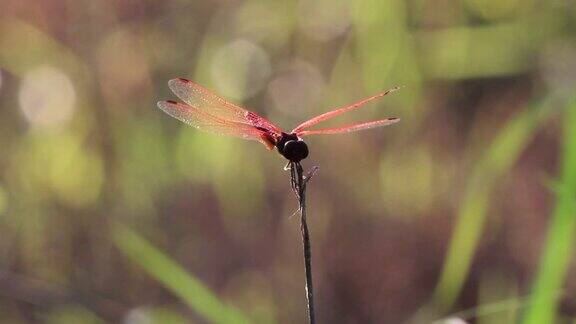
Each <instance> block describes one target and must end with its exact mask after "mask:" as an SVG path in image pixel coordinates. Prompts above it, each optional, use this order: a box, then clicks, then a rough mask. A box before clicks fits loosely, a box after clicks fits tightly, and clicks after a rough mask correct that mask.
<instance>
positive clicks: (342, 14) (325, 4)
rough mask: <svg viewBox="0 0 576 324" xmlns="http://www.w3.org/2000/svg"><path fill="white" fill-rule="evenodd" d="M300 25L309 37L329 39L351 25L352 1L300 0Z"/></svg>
mask: <svg viewBox="0 0 576 324" xmlns="http://www.w3.org/2000/svg"><path fill="white" fill-rule="evenodd" d="M297 12H298V14H297V15H296V16H297V17H298V27H299V29H300V31H301V32H302V33H304V34H306V35H307V36H308V37H310V38H313V39H316V40H319V41H329V40H331V39H334V38H336V37H338V36H340V35H342V34H344V32H346V30H347V29H348V28H349V27H350V20H351V18H350V2H348V1H344V0H300V1H299V2H298V7H297Z"/></svg>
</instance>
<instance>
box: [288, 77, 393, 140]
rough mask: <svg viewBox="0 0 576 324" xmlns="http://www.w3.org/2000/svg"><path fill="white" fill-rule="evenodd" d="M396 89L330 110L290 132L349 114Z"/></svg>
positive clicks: (296, 131)
mask: <svg viewBox="0 0 576 324" xmlns="http://www.w3.org/2000/svg"><path fill="white" fill-rule="evenodd" d="M398 89H400V87H394V88H392V89H388V90H386V91H384V92H381V93H379V94H377V95H374V96H372V97H368V98H366V99H362V100H360V101H358V102H355V103H353V104H351V105H348V106H346V107H342V108H338V109H335V110H332V111H329V112H326V113H323V114H321V115H318V116H316V117H314V118H311V119H309V120H307V121H305V122H303V123H302V124H300V125H298V126H296V128H294V129H293V130H292V132H293V133H298V132H300V131H302V130H303V129H305V128H308V127H312V126H314V125H316V124H318V123H320V122H323V121H325V120H328V119H331V118H334V117H336V116H339V115H342V114H343V113H345V112H349V111H351V110H355V109H358V108H360V107H362V106H363V105H364V104H366V103H368V102H370V101H372V100H375V99H378V98H381V97H384V96H386V95H387V94H389V93H392V92H394V91H396V90H398Z"/></svg>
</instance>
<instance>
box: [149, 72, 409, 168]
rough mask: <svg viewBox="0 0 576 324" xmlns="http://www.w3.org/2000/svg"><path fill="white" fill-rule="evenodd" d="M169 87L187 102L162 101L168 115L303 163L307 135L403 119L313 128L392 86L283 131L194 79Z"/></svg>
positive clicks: (160, 102)
mask: <svg viewBox="0 0 576 324" xmlns="http://www.w3.org/2000/svg"><path fill="white" fill-rule="evenodd" d="M168 87H169V88H170V89H171V90H172V92H174V94H175V95H176V96H177V97H178V98H179V99H180V100H182V101H183V102H177V101H174V100H164V101H159V102H158V107H159V108H160V109H162V110H163V111H164V112H166V113H167V114H168V115H170V116H172V117H174V118H176V119H178V120H180V121H182V122H184V123H186V124H189V125H191V126H193V127H195V128H197V129H199V130H202V131H207V132H210V133H215V134H220V135H228V136H235V137H240V138H243V139H247V140H256V141H259V142H261V143H262V144H264V145H265V146H266V147H267V148H268V149H269V150H273V149H274V148H276V149H277V150H278V153H280V155H282V156H283V157H284V158H286V159H287V160H288V163H299V162H300V161H301V160H303V159H305V158H306V157H308V155H309V152H310V151H309V149H308V145H307V144H306V143H305V142H304V140H303V139H302V138H303V137H305V136H309V135H329V134H343V133H350V132H356V131H360V130H365V129H371V128H376V127H382V126H387V125H391V124H394V123H396V122H398V121H400V119H399V118H396V117H389V118H384V119H380V120H374V121H369V122H363V123H357V124H352V125H346V126H341V127H335V128H321V129H310V128H311V127H313V126H315V125H317V124H318V123H321V122H323V121H326V120H329V119H332V118H334V117H337V116H339V115H342V114H344V113H346V112H349V111H352V110H356V109H358V108H360V107H362V106H364V105H365V104H366V103H368V102H370V101H373V100H376V99H378V98H381V97H384V96H386V95H388V94H390V93H392V92H394V91H396V90H398V89H399V88H400V87H394V88H391V89H388V90H386V91H384V92H381V93H378V94H376V95H373V96H371V97H368V98H365V99H362V100H360V101H358V102H355V103H353V104H350V105H347V106H344V107H341V108H338V109H334V110H332V111H329V112H326V113H323V114H321V115H318V116H316V117H313V118H311V119H309V120H307V121H305V122H303V123H301V124H300V125H298V126H296V128H294V129H293V130H292V131H290V132H285V131H283V130H282V129H281V128H279V127H278V126H276V125H274V124H273V123H272V122H270V121H268V120H267V119H266V118H264V117H262V116H260V115H258V114H256V113H254V112H252V111H249V110H247V109H245V108H243V107H240V106H238V105H235V104H233V103H231V102H229V101H227V100H225V99H223V98H221V97H219V96H218V95H216V94H214V93H213V92H211V91H210V90H208V89H206V88H204V87H202V86H201V85H199V84H197V83H195V82H194V81H191V80H187V79H184V78H176V79H172V80H170V81H168Z"/></svg>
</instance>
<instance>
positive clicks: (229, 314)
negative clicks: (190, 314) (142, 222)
mask: <svg viewBox="0 0 576 324" xmlns="http://www.w3.org/2000/svg"><path fill="white" fill-rule="evenodd" d="M114 241H115V242H116V245H117V246H118V247H119V248H120V250H121V251H122V252H123V253H125V254H126V255H127V256H128V257H129V258H131V259H132V260H133V261H134V262H136V263H137V264H139V265H140V266H141V267H142V268H144V270H145V271H146V272H148V274H150V275H151V276H152V277H154V278H156V279H157V280H158V281H160V282H161V283H162V284H164V286H166V288H168V289H169V290H170V291H171V292H173V293H174V294H176V295H178V296H179V297H180V298H182V300H183V301H184V302H185V303H186V304H188V306H190V308H192V309H193V310H195V311H196V312H198V314H199V315H201V316H202V317H203V318H205V319H206V320H208V321H210V322H211V323H250V321H249V320H248V319H247V318H246V317H245V316H244V315H243V314H242V313H240V312H239V311H237V310H236V309H234V308H232V307H229V306H226V305H225V304H224V303H223V302H222V301H221V300H220V299H219V298H218V297H217V296H216V295H214V294H213V293H212V292H211V291H210V290H209V289H208V288H207V287H206V286H205V285H204V284H203V283H202V282H200V280H198V279H197V278H195V277H193V276H192V275H191V274H189V273H187V272H186V271H185V270H184V269H183V268H182V267H181V266H180V265H178V264H176V262H174V261H173V260H171V259H170V258H169V257H168V256H166V255H165V254H164V253H162V252H161V251H159V250H158V249H157V248H156V247H154V246H152V245H151V244H150V243H149V242H148V241H146V240H145V239H144V238H142V237H141V236H140V235H138V234H137V233H136V232H134V231H132V230H131V229H129V228H127V227H126V226H123V225H116V226H115V227H114Z"/></svg>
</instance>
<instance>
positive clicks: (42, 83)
mask: <svg viewBox="0 0 576 324" xmlns="http://www.w3.org/2000/svg"><path fill="white" fill-rule="evenodd" d="M75 102H76V91H75V90H74V86H73V85H72V82H71V81H70V78H69V77H68V76H67V75H66V74H64V73H63V72H62V71H61V70H59V69H57V68H54V67H52V66H48V65H42V66H39V67H37V68H35V69H33V70H31V71H29V72H28V73H26V74H25V75H24V78H23V80H22V84H21V86H20V91H19V93H18V103H19V104H20V109H21V110H22V113H23V114H24V117H25V118H26V120H27V121H28V122H29V123H30V124H31V125H32V126H35V127H36V126H37V127H53V126H60V125H63V124H66V123H67V122H68V121H69V120H70V118H71V117H72V114H73V113H74V108H75V106H74V105H75Z"/></svg>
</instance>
